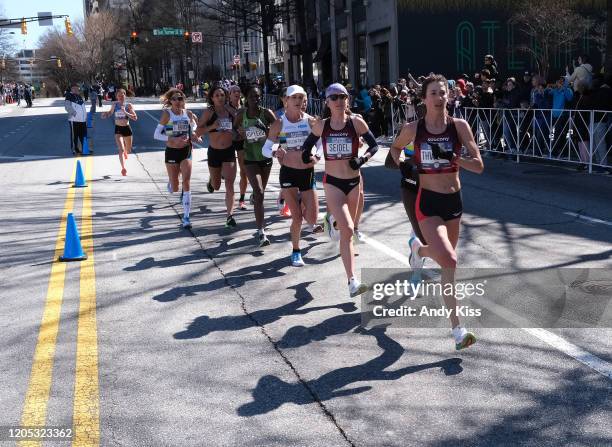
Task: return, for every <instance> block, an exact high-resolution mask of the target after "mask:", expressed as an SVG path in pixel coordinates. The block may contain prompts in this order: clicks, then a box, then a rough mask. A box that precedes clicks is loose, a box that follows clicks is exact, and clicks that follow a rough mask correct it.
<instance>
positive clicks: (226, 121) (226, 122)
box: [206, 109, 233, 133]
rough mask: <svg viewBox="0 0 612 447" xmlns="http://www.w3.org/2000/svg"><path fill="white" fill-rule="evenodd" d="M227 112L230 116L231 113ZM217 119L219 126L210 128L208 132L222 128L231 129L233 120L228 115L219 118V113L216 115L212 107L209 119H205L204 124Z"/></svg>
mask: <svg viewBox="0 0 612 447" xmlns="http://www.w3.org/2000/svg"><path fill="white" fill-rule="evenodd" d="M227 113H228V114H229V116H230V117H231V116H232V114H231V113H230V112H229V111H228V112H227ZM217 119H218V120H219V127H218V128H217V129H213V130H211V131H210V132H208V133H213V132H219V131H222V130H225V131H231V130H232V129H233V120H232V119H231V118H229V117H227V118H219V115H217V112H215V111H214V109H213V113H212V115H211V116H210V119H209V120H208V121H206V126H210V125H212V124H213V123H214V122H215V121H216V120H217Z"/></svg>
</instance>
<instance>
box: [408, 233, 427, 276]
mask: <svg viewBox="0 0 612 447" xmlns="http://www.w3.org/2000/svg"><path fill="white" fill-rule="evenodd" d="M408 245H409V246H410V257H409V258H408V262H409V263H410V267H411V268H413V269H420V268H423V262H424V261H423V258H422V257H421V256H420V255H419V248H421V247H422V246H423V244H422V243H421V241H420V240H419V238H418V237H416V236H414V235H413V236H412V237H411V238H410V240H409V241H408Z"/></svg>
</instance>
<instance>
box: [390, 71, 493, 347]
mask: <svg viewBox="0 0 612 447" xmlns="http://www.w3.org/2000/svg"><path fill="white" fill-rule="evenodd" d="M421 96H422V98H423V102H424V103H425V106H426V109H427V112H426V114H425V117H424V118H423V120H421V121H420V122H417V121H415V122H412V123H410V124H407V125H406V126H404V128H403V129H402V133H401V134H400V135H399V137H398V138H397V140H396V141H395V142H394V143H393V146H392V147H391V152H392V156H393V159H394V161H395V162H396V164H398V165H399V162H400V160H399V158H400V153H401V150H402V148H403V147H405V146H407V145H409V144H410V143H414V152H413V155H411V156H409V157H408V158H407V162H408V163H411V164H412V165H413V166H414V169H416V170H418V171H419V191H418V196H417V200H416V205H415V208H416V209H415V213H416V217H417V219H418V226H419V227H420V230H421V232H422V233H423V235H424V236H425V238H426V239H427V245H423V242H422V241H420V240H419V239H418V238H417V237H415V236H413V237H412V238H411V239H410V243H409V244H410V250H411V253H410V265H411V266H412V267H413V268H419V267H421V266H422V264H421V258H422V257H428V258H431V259H433V260H434V261H436V262H437V263H438V264H439V265H440V267H441V268H442V278H441V283H442V286H443V287H444V288H446V287H447V285H451V286H454V282H455V269H456V267H457V252H456V247H457V242H458V240H459V230H460V222H461V212H462V204H461V192H460V189H461V183H460V181H459V172H458V171H459V168H460V167H462V168H465V169H468V170H469V171H472V172H475V173H481V172H482V171H483V169H484V167H483V163H482V159H481V157H480V152H479V151H478V147H477V146H476V142H475V141H474V136H473V135H472V130H471V128H470V126H469V124H468V123H467V122H466V121H464V120H461V119H453V118H451V117H449V116H448V114H447V111H446V105H447V102H448V84H447V81H446V79H445V78H444V77H443V76H440V75H431V76H429V77H428V78H427V79H425V81H424V82H423V85H422V87H421ZM462 145H463V146H464V147H465V148H466V149H467V152H468V154H469V155H468V156H465V157H464V156H462V155H461V146H462ZM408 155H410V154H408ZM441 227H444V228H441ZM452 290H454V287H452ZM444 303H445V305H446V308H447V309H456V306H457V300H456V298H455V296H454V295H444ZM450 322H451V327H452V333H453V338H454V339H455V348H456V349H463V348H466V347H468V346H470V345H471V344H473V343H474V342H475V341H476V337H475V336H474V334H472V333H471V332H468V331H466V329H465V328H463V327H461V326H460V322H459V318H458V316H457V315H456V313H453V314H452V315H451V317H450Z"/></svg>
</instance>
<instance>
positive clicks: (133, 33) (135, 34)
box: [130, 31, 140, 45]
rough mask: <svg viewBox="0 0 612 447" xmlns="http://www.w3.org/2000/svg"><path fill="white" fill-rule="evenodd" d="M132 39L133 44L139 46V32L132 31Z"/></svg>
mask: <svg viewBox="0 0 612 447" xmlns="http://www.w3.org/2000/svg"><path fill="white" fill-rule="evenodd" d="M130 39H132V44H134V45H135V44H137V43H138V42H139V40H140V39H139V38H138V31H132V33H131V34H130Z"/></svg>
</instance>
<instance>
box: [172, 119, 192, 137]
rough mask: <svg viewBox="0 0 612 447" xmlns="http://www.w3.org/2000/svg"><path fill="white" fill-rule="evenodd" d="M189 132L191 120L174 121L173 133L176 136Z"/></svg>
mask: <svg viewBox="0 0 612 447" xmlns="http://www.w3.org/2000/svg"><path fill="white" fill-rule="evenodd" d="M188 133H189V121H187V120H181V121H175V122H174V123H172V134H173V135H174V136H178V135H186V134H188Z"/></svg>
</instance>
